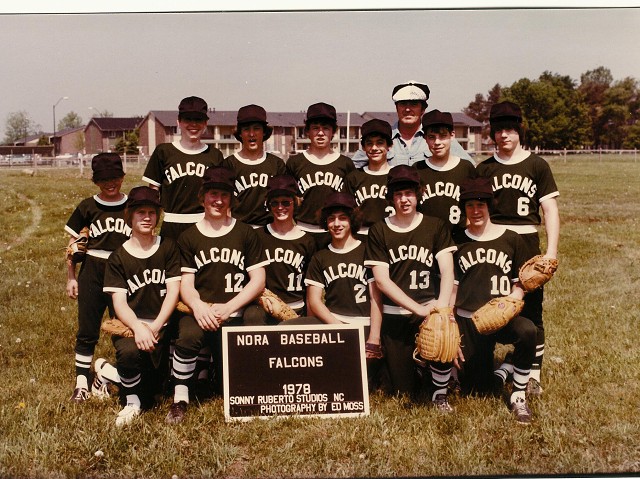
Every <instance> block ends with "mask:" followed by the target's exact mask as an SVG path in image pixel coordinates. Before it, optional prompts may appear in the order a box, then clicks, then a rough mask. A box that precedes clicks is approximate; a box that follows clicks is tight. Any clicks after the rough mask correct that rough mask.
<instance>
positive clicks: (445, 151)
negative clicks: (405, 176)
mask: <svg viewBox="0 0 640 479" xmlns="http://www.w3.org/2000/svg"><path fill="white" fill-rule="evenodd" d="M422 129H423V131H424V138H425V140H426V142H427V146H428V147H429V151H430V152H431V156H428V155H426V154H425V156H424V159H423V160H422V161H419V162H418V163H416V168H417V169H418V171H419V173H420V179H421V180H422V183H423V185H424V195H423V196H422V204H421V206H420V211H422V212H423V213H424V214H425V215H429V216H435V217H437V218H440V219H441V220H443V221H444V222H445V223H447V224H449V226H450V227H451V228H452V230H453V229H454V228H460V229H464V228H465V226H466V218H465V216H464V211H462V210H461V209H460V184H461V183H462V182H463V181H464V180H466V179H467V178H473V177H475V176H477V173H476V170H475V167H474V166H473V164H472V163H471V162H470V161H467V160H463V159H461V158H460V157H458V156H455V155H453V154H452V153H451V142H452V141H453V139H454V138H455V132H454V130H453V117H452V116H451V113H449V112H441V111H439V110H433V111H430V112H429V113H427V114H425V115H424V116H423V117H422Z"/></svg>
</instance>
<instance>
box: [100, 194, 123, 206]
mask: <svg viewBox="0 0 640 479" xmlns="http://www.w3.org/2000/svg"><path fill="white" fill-rule="evenodd" d="M93 199H94V200H96V203H100V204H101V205H105V206H120V205H122V204H124V203H126V202H127V195H125V194H124V193H123V197H122V199H121V200H118V201H105V200H103V199H101V198H100V197H99V196H98V195H93Z"/></svg>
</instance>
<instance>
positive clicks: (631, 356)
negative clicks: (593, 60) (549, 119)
mask: <svg viewBox="0 0 640 479" xmlns="http://www.w3.org/2000/svg"><path fill="white" fill-rule="evenodd" d="M551 163H552V169H553V171H554V175H555V177H556V180H557V183H558V185H559V188H560V191H561V196H560V199H559V204H560V211H561V220H562V229H561V241H560V268H559V270H558V274H557V275H556V277H555V278H554V279H553V281H552V282H551V283H550V284H549V285H548V287H547V290H546V291H547V293H546V301H545V307H546V315H545V318H546V319H545V324H546V330H547V343H546V356H545V361H546V362H545V366H544V368H543V385H544V387H545V392H544V394H543V396H542V397H541V398H539V399H536V400H533V401H532V402H531V407H532V410H533V412H534V417H535V420H534V423H533V424H532V425H531V426H530V427H520V426H517V425H515V423H514V421H513V419H512V418H511V416H510V414H509V411H508V410H507V408H506V407H505V406H504V405H503V404H502V403H501V402H500V401H499V400H498V399H487V398H454V399H453V400H452V405H454V407H455V408H456V413H455V414H454V415H451V416H447V417H442V416H439V415H438V414H436V413H435V412H434V411H432V410H431V409H429V408H427V407H425V406H424V405H413V404H410V403H408V402H407V401H406V400H404V399H401V398H394V397H385V396H382V395H379V394H373V395H372V397H371V415H370V416H369V417H366V418H359V419H340V420H332V419H295V418H289V419H284V420H267V421H253V422H250V423H234V424H226V423H225V422H224V417H223V411H222V400H221V399H216V400H212V401H209V402H206V403H203V404H201V405H200V406H199V407H194V408H192V409H191V410H190V414H189V415H188V417H187V420H186V421H185V422H184V423H183V424H180V425H178V426H167V425H165V423H164V416H165V414H166V411H167V408H168V406H169V403H168V402H165V403H164V404H161V405H160V407H158V408H157V409H154V410H152V411H150V412H148V413H145V414H144V415H143V416H142V417H141V420H139V421H137V422H136V423H135V424H133V425H132V426H130V427H126V428H123V429H117V428H116V427H115V425H114V419H115V415H116V414H117V411H118V410H119V406H118V404H117V402H116V400H115V399H112V400H110V401H106V402H94V401H90V402H88V403H86V404H83V405H81V406H76V405H74V404H72V403H71V402H69V400H68V398H69V395H70V393H71V391H72V388H73V383H74V378H73V344H74V335H75V328H76V304H75V303H74V302H72V301H71V300H69V299H67V298H66V295H65V293H64V286H65V267H64V264H63V260H62V256H63V253H62V246H63V245H65V244H66V234H65V233H64V231H63V227H64V224H65V222H66V220H67V219H68V217H69V215H70V214H71V212H72V210H73V208H74V207H75V206H76V205H77V204H78V202H79V201H80V200H81V199H82V198H85V197H87V196H89V195H91V194H93V193H94V192H95V191H94V189H95V187H94V186H93V185H92V184H91V182H90V181H89V179H87V178H78V177H77V173H76V172H72V171H64V170H59V171H53V170H39V171H38V172H37V174H36V175H35V176H28V175H26V174H24V173H22V172H20V171H2V172H0V218H1V220H0V221H1V225H2V227H1V228H0V371H1V372H2V386H1V388H0V391H1V392H2V394H0V477H6V476H9V477H164V478H170V477H172V475H174V474H175V475H177V476H178V477H180V478H185V477H314V476H315V477H350V476H430V475H436V476H437V475H455V476H458V475H521V474H536V475H546V474H561V475H562V474H592V473H595V474H604V473H635V474H638V473H640V421H639V420H638V417H637V416H636V414H638V413H639V412H640V408H639V406H640V374H639V371H640V366H639V364H640V347H639V345H640V328H639V327H638V325H639V324H640V323H639V320H640V317H639V316H640V313H639V311H640V299H639V298H640V295H639V294H638V288H639V286H640V224H639V221H638V212H639V211H640V203H639V202H640V163H636V162H634V161H619V160H618V159H617V158H616V157H611V158H607V159H606V161H598V160H597V159H596V160H593V159H591V160H589V159H588V158H585V160H584V161H580V162H579V161H575V160H572V161H568V162H563V161H561V160H558V161H556V160H553V161H551ZM85 174H87V173H85ZM140 176H141V175H140V171H133V170H130V171H129V173H128V175H127V177H126V180H125V185H124V190H125V191H128V189H129V188H130V187H131V186H134V185H136V184H139V178H140ZM97 354H98V355H104V356H106V357H108V358H113V354H114V353H113V350H112V347H111V345H110V342H109V341H107V340H105V339H104V338H103V339H102V340H101V342H100V344H99V347H98V351H97ZM97 451H102V453H103V455H101V456H100V455H96V452H97Z"/></svg>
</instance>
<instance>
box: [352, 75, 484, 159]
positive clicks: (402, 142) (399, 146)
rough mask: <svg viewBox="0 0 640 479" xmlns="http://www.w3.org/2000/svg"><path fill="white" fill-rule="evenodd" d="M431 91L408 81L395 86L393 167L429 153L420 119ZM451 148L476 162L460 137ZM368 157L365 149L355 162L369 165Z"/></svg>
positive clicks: (354, 156)
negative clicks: (396, 119)
mask: <svg viewBox="0 0 640 479" xmlns="http://www.w3.org/2000/svg"><path fill="white" fill-rule="evenodd" d="M429 94H430V90H429V87H428V86H427V85H426V84H424V83H418V82H415V81H408V82H406V83H401V84H400V85H396V86H395V88H394V89H393V92H392V93H391V99H392V100H393V102H394V103H395V105H396V113H397V114H398V121H397V122H396V123H395V124H394V125H393V131H392V136H393V147H392V148H391V151H390V152H389V155H388V156H387V158H388V160H389V164H390V165H391V166H396V165H413V164H414V163H416V162H418V161H422V160H424V156H425V155H426V156H430V151H429V148H428V146H427V143H426V142H425V139H424V131H423V130H422V125H421V123H420V120H421V119H422V115H424V112H425V110H426V109H427V100H428V99H429ZM451 151H452V153H453V154H454V155H455V156H458V157H460V158H463V159H465V160H469V161H473V160H472V159H471V157H470V156H469V154H468V153H467V152H466V151H465V150H464V149H463V148H462V146H461V145H460V143H458V141H457V140H453V141H452V144H451ZM366 161H367V157H366V155H365V153H364V152H363V151H362V150H358V151H356V153H355V154H354V155H353V163H354V165H355V166H356V167H357V168H361V167H362V166H364V165H365V164H366Z"/></svg>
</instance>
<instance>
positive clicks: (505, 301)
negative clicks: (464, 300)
mask: <svg viewBox="0 0 640 479" xmlns="http://www.w3.org/2000/svg"><path fill="white" fill-rule="evenodd" d="M523 307H524V301H522V300H521V299H515V298H511V297H509V296H503V297H501V298H493V299H492V300H490V301H489V302H488V303H487V304H485V305H484V306H482V307H481V308H480V309H478V310H477V311H476V312H475V313H473V315H472V316H471V320H472V321H473V324H475V325H476V329H477V330H478V332H479V333H480V334H493V333H495V332H496V331H498V330H500V329H502V328H504V327H505V326H506V325H507V324H509V321H511V320H512V319H513V318H515V317H516V316H518V314H520V311H522V308H523Z"/></svg>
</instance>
